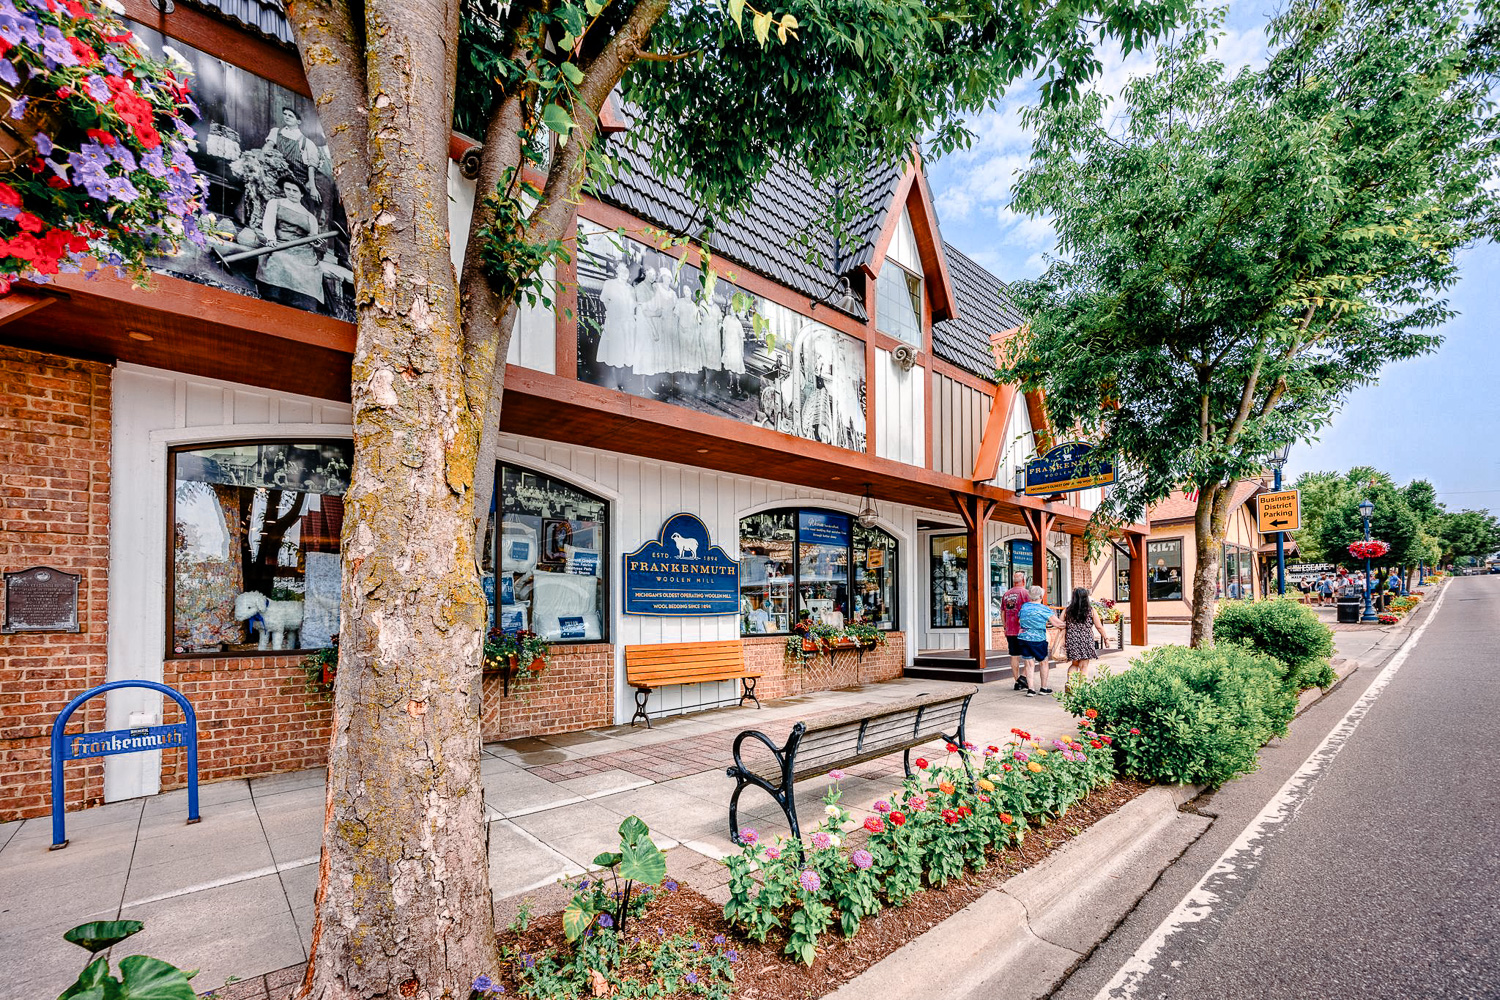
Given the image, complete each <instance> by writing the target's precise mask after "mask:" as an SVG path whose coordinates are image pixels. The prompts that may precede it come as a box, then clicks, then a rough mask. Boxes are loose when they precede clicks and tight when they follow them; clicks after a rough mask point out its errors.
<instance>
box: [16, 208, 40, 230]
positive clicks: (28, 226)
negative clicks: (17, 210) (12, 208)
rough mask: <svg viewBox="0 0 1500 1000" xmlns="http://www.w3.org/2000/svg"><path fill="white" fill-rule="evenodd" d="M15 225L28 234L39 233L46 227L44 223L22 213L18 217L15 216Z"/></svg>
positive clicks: (29, 214) (28, 214)
mask: <svg viewBox="0 0 1500 1000" xmlns="http://www.w3.org/2000/svg"><path fill="white" fill-rule="evenodd" d="M16 225H18V226H20V227H21V228H22V229H24V230H26V231H27V232H28V233H39V232H41V231H42V228H43V226H45V225H46V223H44V222H42V220H41V219H38V218H37V217H36V216H34V215H32V214H31V213H30V212H22V213H21V214H20V215H18V216H16Z"/></svg>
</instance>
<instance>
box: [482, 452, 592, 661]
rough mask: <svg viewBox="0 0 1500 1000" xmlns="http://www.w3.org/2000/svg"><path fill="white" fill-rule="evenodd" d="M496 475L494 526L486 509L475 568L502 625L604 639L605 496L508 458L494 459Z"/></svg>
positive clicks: (559, 638)
mask: <svg viewBox="0 0 1500 1000" xmlns="http://www.w3.org/2000/svg"><path fill="white" fill-rule="evenodd" d="M497 483H498V487H499V488H498V489H497V490H496V491H495V493H496V498H497V505H498V507H499V509H500V511H501V517H500V532H499V536H498V537H495V534H494V514H493V512H492V513H491V515H490V536H491V543H490V544H488V545H486V546H485V556H486V559H485V561H484V563H483V564H482V566H481V569H482V570H483V573H484V586H485V593H486V596H487V597H488V598H489V600H490V603H491V606H492V607H494V608H495V614H496V616H497V619H498V624H499V625H500V627H501V629H503V630H504V631H506V632H510V633H514V632H519V631H521V630H523V629H525V630H529V631H532V632H535V633H537V634H538V635H540V636H541V637H542V638H543V639H546V640H548V641H549V642H603V641H604V640H605V638H606V637H605V629H606V625H605V623H606V622H607V621H608V618H609V616H608V613H607V612H608V608H609V597H608V594H609V591H608V590H607V589H606V584H607V581H606V579H605V572H606V567H607V565H608V564H609V538H608V532H609V527H608V525H609V504H608V503H606V502H605V501H604V500H601V499H599V498H598V497H596V496H593V495H591V494H589V493H585V492H584V491H582V490H580V489H578V488H577V487H575V486H572V485H570V484H568V483H565V482H562V481H561V480H558V479H553V478H552V477H550V476H545V475H542V474H541V473H538V472H532V471H530V470H528V469H522V468H518V467H516V466H512V465H502V466H501V467H500V474H499V476H498V478H497ZM497 563H498V567H497V565H496V564H497Z"/></svg>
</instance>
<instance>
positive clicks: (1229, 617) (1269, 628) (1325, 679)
mask: <svg viewBox="0 0 1500 1000" xmlns="http://www.w3.org/2000/svg"><path fill="white" fill-rule="evenodd" d="M1214 639H1215V641H1217V642H1236V643H1241V644H1243V645H1245V646H1248V647H1250V648H1251V649H1253V650H1255V651H1256V652H1258V653H1265V654H1266V655H1268V656H1274V657H1275V658H1276V659H1277V660H1280V661H1281V663H1282V664H1283V666H1284V668H1285V669H1284V670H1283V672H1282V673H1283V678H1284V679H1285V681H1286V682H1287V683H1288V684H1289V685H1291V686H1292V688H1293V689H1294V690H1297V691H1301V690H1303V689H1304V688H1309V687H1314V686H1317V687H1324V688H1326V687H1330V686H1331V685H1332V684H1333V682H1334V681H1335V680H1336V679H1337V675H1335V674H1334V672H1333V668H1332V667H1331V666H1329V664H1328V658H1329V657H1330V656H1332V655H1333V630H1332V629H1330V628H1329V627H1328V626H1327V625H1324V624H1323V623H1322V622H1321V621H1319V620H1318V616H1317V614H1315V613H1314V612H1313V610H1312V609H1311V608H1309V607H1306V606H1304V605H1301V604H1298V603H1297V602H1296V601H1293V600H1288V599H1285V598H1271V599H1269V600H1265V601H1253V602H1252V601H1225V602H1224V603H1223V604H1221V605H1219V613H1218V614H1217V615H1215V616H1214Z"/></svg>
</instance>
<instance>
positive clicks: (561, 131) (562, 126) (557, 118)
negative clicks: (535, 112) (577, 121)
mask: <svg viewBox="0 0 1500 1000" xmlns="http://www.w3.org/2000/svg"><path fill="white" fill-rule="evenodd" d="M542 121H543V122H544V123H546V126H547V127H548V128H550V129H551V130H552V131H554V132H556V133H557V134H558V135H560V136H562V137H564V138H567V135H568V133H569V132H571V131H573V116H572V115H570V114H568V112H567V111H566V110H565V109H564V108H563V107H562V105H560V104H549V105H547V106H546V107H545V108H543V109H542Z"/></svg>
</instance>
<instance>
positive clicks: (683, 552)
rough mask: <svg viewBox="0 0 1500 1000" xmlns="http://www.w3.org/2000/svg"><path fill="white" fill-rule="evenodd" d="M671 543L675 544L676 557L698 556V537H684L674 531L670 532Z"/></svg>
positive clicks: (688, 557) (693, 557)
mask: <svg viewBox="0 0 1500 1000" xmlns="http://www.w3.org/2000/svg"><path fill="white" fill-rule="evenodd" d="M672 544H673V545H675V546H677V558H678V559H697V558H698V539H696V538H684V537H682V535H681V534H680V533H678V532H676V531H674V532H672Z"/></svg>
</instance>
